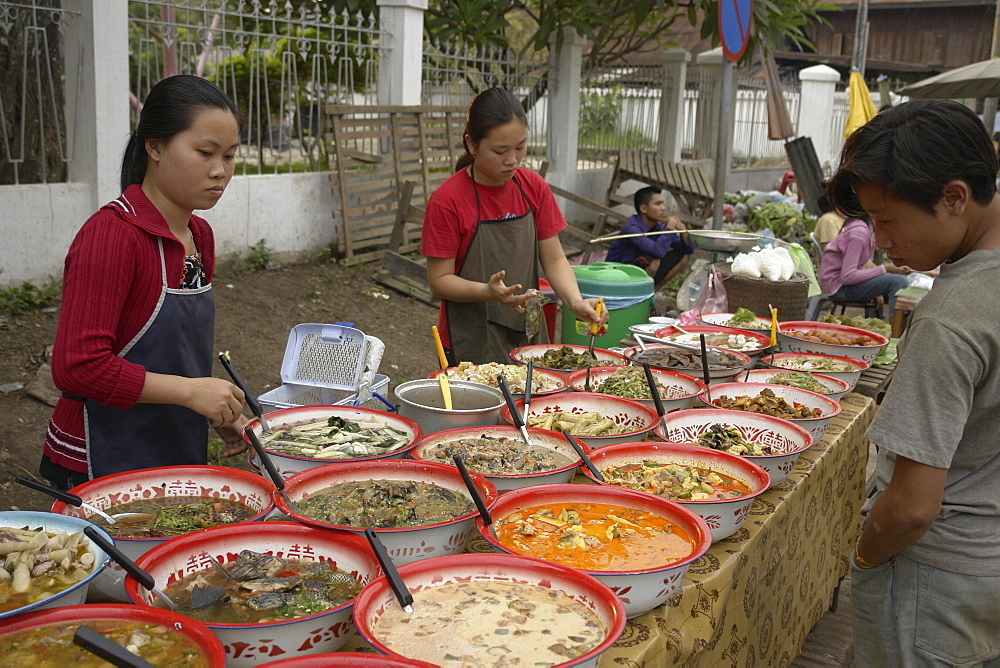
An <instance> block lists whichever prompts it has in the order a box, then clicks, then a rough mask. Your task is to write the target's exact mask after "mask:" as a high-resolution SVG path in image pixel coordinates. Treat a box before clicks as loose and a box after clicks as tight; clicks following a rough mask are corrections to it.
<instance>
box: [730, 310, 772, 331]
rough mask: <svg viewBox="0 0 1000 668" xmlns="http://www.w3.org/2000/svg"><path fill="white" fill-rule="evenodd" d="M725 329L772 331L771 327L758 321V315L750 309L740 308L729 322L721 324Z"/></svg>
mask: <svg viewBox="0 0 1000 668" xmlns="http://www.w3.org/2000/svg"><path fill="white" fill-rule="evenodd" d="M721 324H722V325H723V326H724V327H736V328H738V329H762V330H767V329H770V328H771V326H770V325H768V324H767V323H764V322H761V321H760V320H758V319H757V314H756V313H754V312H753V311H751V310H750V309H748V308H743V307H740V308H738V309H736V313H734V314H733V317H732V318H730V319H729V320H727V321H725V322H723V323H721Z"/></svg>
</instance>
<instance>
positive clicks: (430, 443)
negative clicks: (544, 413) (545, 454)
mask: <svg viewBox="0 0 1000 668" xmlns="http://www.w3.org/2000/svg"><path fill="white" fill-rule="evenodd" d="M528 435H529V436H530V437H531V442H532V443H533V444H535V445H536V446H538V447H541V448H546V449H548V450H554V451H555V452H558V453H560V454H562V455H565V456H566V457H568V458H569V460H570V463H569V464H566V465H565V466H560V467H559V468H557V469H553V470H551V471H540V472H538V473H519V474H514V473H511V474H501V473H487V472H484V471H481V470H478V469H476V468H474V467H472V466H470V465H469V462H466V463H465V464H466V466H467V467H468V468H469V470H470V471H473V472H475V473H479V474H481V475H482V476H483V477H484V478H486V479H487V480H489V481H490V482H491V483H493V486H494V487H496V488H497V492H506V491H508V490H512V489H520V488H521V487H529V486H532V485H548V484H551V483H563V482H570V481H572V480H573V476H575V475H576V472H577V470H578V469H579V468H580V464H581V463H582V462H581V461H580V456H579V455H577V454H576V451H575V450H574V449H573V448H572V446H570V444H569V443H568V442H567V441H566V438H565V437H564V436H563V435H562V434H556V433H554V432H551V431H546V430H544V429H529V430H528ZM480 436H486V437H489V438H497V437H501V436H502V437H505V438H508V439H510V440H513V441H517V442H518V443H520V442H522V441H521V430H520V429H518V428H516V427H513V426H496V427H464V428H462V429H449V430H448V431H439V432H437V433H436V434H431V435H430V436H426V437H425V438H424V440H422V441H420V443H418V444H417V447H415V448H413V450H412V451H411V453H410V454H411V455H412V456H413V458H414V459H416V460H420V461H428V462H435V463H438V464H446V465H448V466H454V465H455V463H454V461H453V460H452V459H451V458H450V457H447V456H443V455H442V456H441V457H436V456H435V455H434V453H433V452H432V451H433V449H434V448H435V446H438V445H441V444H442V443H448V442H450V441H457V440H460V439H463V438H479V437H480ZM581 447H583V448H584V451H585V452H587V454H590V448H588V447H587V444H586V443H584V444H582V445H581Z"/></svg>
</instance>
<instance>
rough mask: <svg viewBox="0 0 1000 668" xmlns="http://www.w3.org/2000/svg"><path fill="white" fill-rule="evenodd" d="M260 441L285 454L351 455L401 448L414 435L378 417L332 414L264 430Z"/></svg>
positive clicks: (338, 457)
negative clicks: (325, 418) (357, 418)
mask: <svg viewBox="0 0 1000 668" xmlns="http://www.w3.org/2000/svg"><path fill="white" fill-rule="evenodd" d="M260 442H261V445H263V446H264V447H265V448H266V449H268V450H272V451H274V452H277V453H279V454H283V455H292V456H295V457H310V458H315V459H350V458H352V457H364V456H369V455H384V454H387V453H390V452H393V451H395V450H399V449H400V448H403V447H406V446H407V445H408V444H409V443H410V438H409V437H408V436H407V435H406V434H405V433H404V432H402V431H400V430H398V429H393V428H392V427H390V426H388V425H387V424H385V423H384V422H382V421H381V420H378V419H375V418H372V419H367V420H359V421H354V420H347V419H344V418H342V417H340V416H338V415H331V416H330V418H329V419H327V420H317V421H311V422H300V423H297V424H293V425H286V426H285V427H283V428H281V429H275V430H274V432H273V433H271V434H268V433H264V434H261V435H260Z"/></svg>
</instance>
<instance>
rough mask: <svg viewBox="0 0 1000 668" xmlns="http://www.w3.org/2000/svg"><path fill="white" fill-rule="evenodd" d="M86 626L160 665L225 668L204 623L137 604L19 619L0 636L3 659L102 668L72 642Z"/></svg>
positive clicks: (70, 608)
mask: <svg viewBox="0 0 1000 668" xmlns="http://www.w3.org/2000/svg"><path fill="white" fill-rule="evenodd" d="M81 626H87V627H89V628H91V629H93V630H95V631H97V632H98V633H100V634H101V635H103V636H105V637H106V638H108V639H109V640H111V641H112V642H114V643H117V644H119V645H121V646H122V647H126V648H127V649H128V650H129V651H130V652H132V653H134V654H137V655H138V656H139V658H141V659H143V660H145V661H148V662H149V663H152V664H153V665H157V666H181V665H185V666H205V667H206V668H223V667H224V666H225V665H226V653H225V651H224V650H223V649H222V643H221V642H219V639H218V638H216V637H215V634H213V633H212V632H211V631H210V630H209V629H208V628H207V627H206V626H205V625H204V624H201V623H199V622H196V621H194V620H193V619H189V618H187V617H185V616H184V615H180V614H178V613H176V612H171V611H169V610H160V609H158V608H144V607H142V606H137V605H123V604H101V603H96V604H95V603H91V604H89V605H72V606H67V607H63V608H55V609H52V610H40V611H38V612H29V613H25V614H22V615H18V616H17V617H14V618H13V619H10V620H8V621H7V622H6V623H5V624H4V627H3V630H2V631H0V656H3V657H4V661H5V662H6V663H7V665H11V666H31V665H39V664H41V663H42V662H43V661H48V662H49V663H48V664H47V665H57V666H67V665H73V666H74V667H76V668H100V667H101V666H107V665H109V664H108V663H107V662H105V661H104V660H103V659H100V658H98V657H97V656H96V655H94V654H91V653H90V651H88V650H85V649H84V648H82V647H80V646H78V645H76V644H75V643H74V642H73V634H74V633H76V630H77V629H78V628H80V627H81Z"/></svg>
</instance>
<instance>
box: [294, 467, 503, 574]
mask: <svg viewBox="0 0 1000 668" xmlns="http://www.w3.org/2000/svg"><path fill="white" fill-rule="evenodd" d="M470 476H471V477H472V480H473V482H474V484H475V486H476V489H477V490H478V491H479V495H480V496H481V497H482V499H483V501H484V502H485V503H486V505H487V506H490V505H492V504H493V502H494V501H496V498H497V490H496V487H494V486H493V483H491V482H490V481H488V480H487V479H486V478H484V477H483V476H481V475H479V474H478V473H472V472H470ZM285 493H286V494H287V495H288V497H289V498H290V499H291V505H289V503H288V502H287V501H286V500H285V499H284V497H282V496H281V495H280V494H276V495H275V503H276V504H277V505H278V508H279V509H280V510H281V511H282V512H284V513H286V514H287V515H288V516H289V517H292V518H293V519H295V520H296V521H298V522H302V523H304V524H309V525H312V526H315V527H320V528H324V529H341V530H343V531H349V532H352V533H355V534H358V535H360V534H362V533H364V530H365V527H368V526H371V527H372V528H373V529H375V531H376V533H378V536H379V538H380V539H381V540H382V542H383V543H384V544H385V548H386V550H387V551H388V552H389V556H390V557H392V561H393V563H395V564H396V565H397V566H398V565H402V564H406V563H409V562H411V561H418V560H420V559H427V558H429V557H436V556H439V555H442V554H454V553H460V552H464V551H465V545H466V543H467V542H468V540H469V536H470V535H471V534H472V533H473V532H474V531H475V523H474V520H475V517H476V514H477V511H476V507H475V504H474V503H473V502H472V498H471V497H470V496H469V491H468V490H467V489H466V487H465V482H464V481H463V480H462V475H461V474H460V473H459V471H458V469H457V468H456V467H455V466H446V465H444V464H434V463H431V462H422V461H412V460H404V459H379V460H374V461H369V462H354V463H349V464H343V465H340V466H322V467H318V468H314V469H308V470H306V471H302V472H300V473H296V474H295V475H293V476H292V477H291V478H289V479H288V480H286V481H285Z"/></svg>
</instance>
